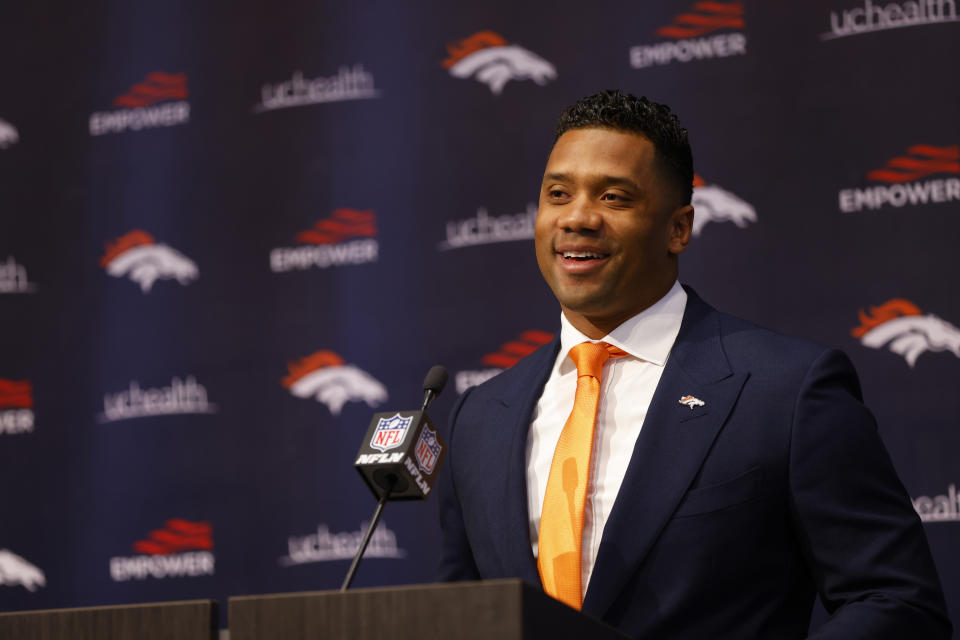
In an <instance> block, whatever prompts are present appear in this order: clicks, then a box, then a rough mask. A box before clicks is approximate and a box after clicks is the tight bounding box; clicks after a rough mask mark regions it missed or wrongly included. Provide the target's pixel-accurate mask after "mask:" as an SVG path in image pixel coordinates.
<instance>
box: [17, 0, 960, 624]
mask: <svg viewBox="0 0 960 640" xmlns="http://www.w3.org/2000/svg"><path fill="white" fill-rule="evenodd" d="M140 4H141V3H130V2H105V3H102V4H101V5H100V6H99V7H96V8H91V7H90V6H84V7H82V8H81V7H79V6H71V7H69V8H62V7H57V6H55V5H53V4H49V3H48V4H44V3H22V6H11V7H7V8H5V9H4V13H5V16H4V19H3V22H2V24H0V323H2V324H0V327H2V331H0V482H2V484H3V487H4V488H3V490H2V491H0V549H2V550H4V551H0V609H3V610H11V609H26V608H41V607H43V608H46V607H62V606H74V605H90V604H107V603H121V602H140V601H147V600H179V599H186V598H193V597H216V598H226V597H227V596H228V595H234V594H244V593H265V592H276V591H290V590H300V589H326V588H334V587H337V586H338V585H339V583H340V581H341V579H342V577H343V574H344V572H345V571H346V567H347V564H348V560H347V558H349V557H350V556H351V555H352V553H353V550H354V548H355V546H356V541H357V538H358V537H359V531H360V529H361V526H362V525H363V523H364V522H365V521H366V520H367V519H368V518H369V514H370V513H371V511H372V508H373V499H372V497H371V496H370V495H369V492H368V490H367V489H366V487H365V486H364V485H363V483H362V482H361V480H360V478H359V477H358V476H357V475H356V473H355V472H354V471H353V470H351V468H350V467H351V465H352V461H353V454H354V453H355V452H356V450H357V448H358V447H359V444H360V439H361V438H362V436H363V433H364V430H365V428H366V425H367V422H368V420H369V417H370V415H371V414H372V413H373V412H374V411H375V410H387V409H392V408H413V407H415V406H417V403H418V402H419V398H420V382H421V380H422V376H423V374H424V373H425V372H426V370H427V369H428V368H429V367H430V366H431V365H433V364H435V363H437V362H440V363H443V364H445V365H446V366H447V367H448V368H449V369H450V372H451V379H452V382H451V387H453V386H456V387H458V390H462V389H463V388H465V386H466V385H469V384H473V383H476V382H478V381H479V380H481V379H483V378H484V377H485V376H488V375H490V374H491V373H493V372H494V371H496V370H497V369H498V368H500V367H503V366H509V364H511V363H512V362H514V361H515V359H516V358H517V357H518V356H519V355H521V354H523V353H525V352H527V351H529V350H531V349H532V348H535V347H536V346H538V345H539V344H542V343H543V342H544V341H545V340H546V339H548V338H549V334H550V333H552V332H554V331H556V330H557V327H558V320H559V318H558V312H559V310H558V308H557V305H556V303H555V302H554V300H553V298H552V296H551V295H550V293H549V290H548V289H547V288H546V286H545V285H544V284H543V283H542V281H541V279H540V276H539V274H538V272H537V269H536V263H535V260H534V258H533V247H532V242H531V239H530V238H531V237H532V223H533V216H535V213H536V202H537V196H538V188H539V180H540V175H541V173H542V170H543V165H544V162H545V159H546V156H547V154H548V152H549V147H550V144H551V141H552V128H553V124H554V122H555V119H556V116H557V115H558V113H559V111H560V110H561V109H562V108H563V107H564V106H566V105H567V104H569V103H570V102H572V101H574V100H575V99H577V98H578V97H581V96H583V95H585V94H588V93H593V92H595V91H597V90H600V89H605V88H613V87H619V88H622V89H623V90H625V91H629V92H631V93H635V94H642V95H647V96H649V97H650V98H652V99H655V100H658V101H661V102H666V103H668V104H670V105H671V106H672V107H673V109H674V111H675V112H676V113H677V114H679V116H680V118H681V120H682V122H683V123H684V124H685V126H687V127H688V128H689V130H690V132H691V140H692V143H693V147H694V154H695V158H696V172H697V175H698V182H697V184H698V187H697V189H696V194H695V205H696V206H697V217H698V229H697V230H698V234H697V236H696V238H695V240H694V242H693V243H692V245H691V247H690V250H689V251H688V252H687V253H686V254H684V256H683V258H682V261H681V262H682V267H681V270H682V280H683V281H684V282H687V283H689V284H691V285H692V286H694V287H695V288H696V289H697V291H698V292H699V293H700V294H701V295H702V296H703V297H704V298H706V299H707V300H708V301H709V302H711V303H712V304H714V305H716V306H718V307H720V308H722V309H724V310H726V311H730V312H733V313H737V314H739V315H742V316H745V317H747V318H749V319H751V320H753V321H756V322H758V323H760V324H764V325H767V326H770V327H772V328H775V329H778V330H780V331H783V332H786V333H790V334H794V335H798V336H803V337H807V338H810V339H813V340H816V341H819V342H821V343H824V344H827V345H831V346H836V347H839V348H841V349H843V350H844V351H846V352H847V353H848V354H849V355H850V356H851V357H852V358H853V360H854V362H855V363H856V365H857V367H858V369H859V371H860V374H861V377H862V382H863V387H864V392H865V396H866V399H867V402H868V403H869V404H870V406H871V407H872V408H873V410H874V412H875V413H876V415H877V418H878V421H879V424H880V430H881V434H882V436H883V438H884V440H885V442H886V443H887V446H888V447H889V449H890V452H891V455H892V457H893V459H894V462H895V464H896V466H897V468H898V470H899V471H900V474H901V476H902V478H903V481H904V483H905V485H906V487H907V489H908V491H909V492H910V494H911V496H912V498H913V499H914V501H915V504H916V506H917V508H918V511H920V512H921V514H922V516H923V517H924V519H925V520H926V521H927V523H928V524H927V532H928V535H929V537H930V541H931V545H932V547H933V550H934V553H935V555H936V559H937V562H938V565H939V568H940V571H941V575H942V578H943V581H944V585H945V588H946V591H947V597H948V600H949V601H950V603H951V607H952V608H953V610H954V614H956V613H957V612H958V607H960V563H958V561H957V560H956V557H955V554H954V553H953V549H952V543H953V539H954V538H955V537H956V535H957V532H958V527H960V524H958V522H957V521H958V520H960V508H958V502H957V497H956V492H955V489H954V486H955V483H957V482H958V481H960V475H958V471H957V465H956V463H955V453H954V452H956V451H960V430H958V426H960V425H958V418H957V416H958V409H960V401H958V393H957V381H958V379H960V328H958V327H960V296H958V292H960V291H958V287H957V284H956V280H957V276H958V269H957V267H958V260H957V257H956V249H955V246H956V242H957V238H958V237H960V118H958V107H960V84H958V83H957V82H956V75H957V74H956V70H955V69H954V67H955V66H956V64H957V61H958V60H960V23H958V22H957V12H956V6H955V5H956V2H955V1H954V0H944V1H942V2H937V1H936V0H927V1H926V2H919V3H916V2H898V3H893V4H885V5H883V6H882V7H881V6H880V4H876V5H875V4H872V3H871V2H870V1H869V0H867V2H866V3H864V2H863V0H831V1H829V2H828V1H818V2H805V3H794V5H795V6H793V8H791V9H786V8H784V7H782V6H780V4H778V3H769V2H755V1H747V2H744V3H742V4H738V3H734V2H726V3H723V2H702V3H691V2H666V1H657V2H646V3H637V2H634V3H621V2H607V1H603V0H601V1H599V2H592V3H589V4H588V5H584V4H583V3H570V2H550V3H547V2H536V3H516V2H510V3H508V2H492V3H491V2H487V3H482V4H480V3H473V4H468V5H466V6H463V5H457V4H451V3H443V2H429V3H416V4H417V6H416V8H400V7H397V6H394V5H393V3H382V4H380V5H377V4H373V5H367V6H366V7H361V8H353V7H350V6H347V5H346V4H343V5H341V4H336V5H334V4H331V3H322V2H321V3H318V2H302V1H293V2H282V3H277V2H274V3H261V4H256V3H229V4H227V3H223V4H222V6H220V7H219V8H217V7H212V6H210V5H208V4H206V3H193V2H178V1H172V2H166V3H154V6H150V7H143V6H140ZM197 5H203V6H197ZM911 7H912V8H914V9H917V11H921V10H922V11H923V13H922V15H921V14H917V15H914V14H911V13H909V12H910V11H912V10H913V9H911ZM701 223H702V224H701ZM455 395H456V393H455V391H454V390H452V389H450V390H448V391H447V392H446V393H445V394H444V396H443V397H441V398H440V400H438V401H437V402H436V403H435V406H434V408H433V409H432V413H433V415H434V416H435V420H436V421H437V422H440V423H442V422H445V418H446V412H447V411H448V410H449V408H450V406H451V404H452V402H453V399H454V397H455ZM438 539H439V532H438V528H437V525H436V518H435V505H434V504H433V503H432V502H427V503H423V504H398V505H392V506H391V507H390V508H389V509H388V510H387V512H386V517H385V523H384V524H383V525H382V528H381V531H380V533H379V534H378V535H377V537H376V538H375V539H374V545H373V547H372V549H371V555H373V556H375V557H371V558H368V560H367V561H366V563H365V564H364V565H363V566H362V568H361V571H360V574H359V576H358V579H357V583H356V584H358V585H378V584H391V583H409V582H425V581H429V580H431V578H432V574H433V568H434V559H435V553H436V548H437V544H438ZM377 556H378V557H377Z"/></svg>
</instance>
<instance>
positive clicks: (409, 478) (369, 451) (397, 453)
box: [340, 365, 447, 591]
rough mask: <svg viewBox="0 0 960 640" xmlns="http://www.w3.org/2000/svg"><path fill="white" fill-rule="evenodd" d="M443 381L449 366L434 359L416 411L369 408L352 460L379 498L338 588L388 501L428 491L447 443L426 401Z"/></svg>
mask: <svg viewBox="0 0 960 640" xmlns="http://www.w3.org/2000/svg"><path fill="white" fill-rule="evenodd" d="M446 384H447V370H446V369H444V368H443V367H441V366H440V365H436V366H434V367H433V368H431V369H430V371H429V372H428V373H427V377H426V378H424V380H423V405H422V406H421V407H420V410H419V411H384V412H381V413H375V414H373V420H371V421H370V426H369V427H368V428H367V435H366V436H365V437H364V439H363V443H362V444H361V445H360V451H358V452H357V458H356V461H355V462H354V463H353V466H354V468H355V469H356V470H357V471H358V472H359V473H360V476H361V477H362V478H363V481H364V482H365V483H367V486H368V487H370V491H372V492H373V495H374V496H375V497H376V498H377V500H378V503H377V509H376V511H374V513H373V518H372V519H371V521H370V526H369V527H367V532H366V535H364V537H363V540H362V541H361V542H360V548H359V549H357V554H356V555H355V556H354V557H353V563H352V564H351V565H350V569H349V571H347V577H346V579H344V581H343V585H342V586H341V587H340V591H346V590H347V588H348V587H349V586H350V583H351V582H353V575H354V573H356V570H357V567H358V566H359V564H360V558H361V557H362V556H363V552H364V551H366V549H367V543H369V542H370V536H371V535H373V531H374V529H376V528H377V523H378V522H379V521H380V515H381V514H382V513H383V507H384V505H386V503H387V501H388V500H423V499H424V498H426V497H427V496H428V495H430V491H431V490H432V489H433V483H434V481H435V480H436V478H437V470H438V469H439V468H440V463H441V462H443V458H444V457H445V456H446V454H447V446H446V444H445V443H444V442H443V440H442V439H441V438H440V434H439V433H438V432H437V430H436V429H435V428H434V426H433V422H431V421H430V416H428V415H427V407H428V406H429V405H430V403H431V402H433V399H434V398H436V397H437V396H438V395H440V392H441V391H443V387H444V386H445V385H446Z"/></svg>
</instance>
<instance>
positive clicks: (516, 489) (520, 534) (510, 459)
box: [486, 333, 560, 585]
mask: <svg viewBox="0 0 960 640" xmlns="http://www.w3.org/2000/svg"><path fill="white" fill-rule="evenodd" d="M559 348H560V334H559V333H558V334H557V336H556V337H555V338H554V340H553V342H551V343H549V344H547V345H545V346H544V347H542V348H541V349H539V350H537V351H536V352H535V353H534V354H533V355H531V356H530V357H529V358H526V359H525V360H523V361H522V362H520V363H518V364H517V365H516V366H515V367H514V369H515V370H516V371H513V370H511V372H510V373H511V374H513V375H514V376H515V380H514V381H513V384H512V386H511V387H510V388H509V389H508V390H507V391H506V392H505V393H504V394H502V395H501V397H499V398H496V399H491V400H490V401H489V407H488V417H487V418H486V422H487V424H488V425H490V427H491V428H493V429H496V430H498V431H499V430H500V429H509V434H507V436H506V438H504V440H508V441H509V449H508V450H507V451H506V452H505V453H506V456H507V465H506V470H505V472H504V474H503V476H502V477H503V480H504V482H503V485H501V488H502V491H495V493H493V494H491V499H493V500H495V501H497V502H498V503H501V504H502V508H503V510H504V511H505V514H504V515H505V517H504V518H503V519H502V521H501V522H500V523H494V522H491V523H490V524H491V529H494V527H497V526H498V525H502V529H501V530H500V531H496V530H492V533H493V535H494V536H495V541H496V546H498V547H499V549H500V553H501V554H502V556H503V566H504V567H505V568H506V570H507V573H508V574H510V575H519V577H520V578H522V579H523V580H525V581H527V582H529V583H531V584H534V585H539V584H540V574H539V572H538V571H537V565H536V561H535V560H534V557H533V552H532V550H531V548H530V515H529V510H528V508H527V471H526V470H527V437H528V434H529V431H530V420H531V418H532V416H533V411H534V409H535V407H536V404H537V400H538V399H539V398H540V394H541V393H542V392H543V387H544V385H545V384H546V382H547V378H548V377H549V376H550V371H551V369H552V368H553V363H554V361H555V360H556V357H557V350H558V349H559ZM518 569H519V574H518V573H517V570H518Z"/></svg>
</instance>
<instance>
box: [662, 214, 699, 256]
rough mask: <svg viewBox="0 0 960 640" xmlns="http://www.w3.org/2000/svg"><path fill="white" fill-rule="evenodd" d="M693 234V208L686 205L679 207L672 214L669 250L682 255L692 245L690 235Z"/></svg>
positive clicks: (668, 239) (668, 242) (668, 241)
mask: <svg viewBox="0 0 960 640" xmlns="http://www.w3.org/2000/svg"><path fill="white" fill-rule="evenodd" d="M692 233H693V206H692V205H689V204H685V205H683V206H682V207H677V208H676V209H674V210H673V213H671V214H670V226H669V234H670V235H669V237H668V238H667V250H668V251H669V252H670V253H672V254H674V255H676V254H678V253H682V252H683V251H684V250H685V249H686V248H687V245H688V244H690V235H691V234H692Z"/></svg>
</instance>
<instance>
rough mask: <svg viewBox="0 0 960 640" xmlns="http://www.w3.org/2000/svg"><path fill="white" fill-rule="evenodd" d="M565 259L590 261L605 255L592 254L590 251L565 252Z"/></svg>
mask: <svg viewBox="0 0 960 640" xmlns="http://www.w3.org/2000/svg"><path fill="white" fill-rule="evenodd" d="M563 257H564V258H574V259H579V260H588V259H590V258H602V257H603V254H601V253H591V252H589V251H564V252H563Z"/></svg>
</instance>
